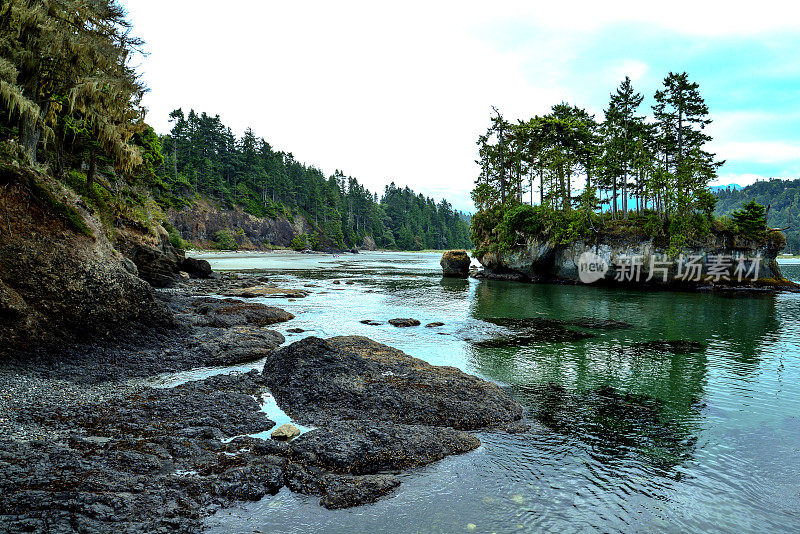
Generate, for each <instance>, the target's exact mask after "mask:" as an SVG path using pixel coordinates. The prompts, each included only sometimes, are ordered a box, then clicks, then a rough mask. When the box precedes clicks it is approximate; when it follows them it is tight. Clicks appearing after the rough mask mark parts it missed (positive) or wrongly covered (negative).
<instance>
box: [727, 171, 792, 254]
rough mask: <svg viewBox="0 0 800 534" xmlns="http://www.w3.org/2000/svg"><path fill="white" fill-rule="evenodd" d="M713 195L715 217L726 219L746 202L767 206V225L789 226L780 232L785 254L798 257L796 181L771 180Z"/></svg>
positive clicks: (774, 226)
mask: <svg viewBox="0 0 800 534" xmlns="http://www.w3.org/2000/svg"><path fill="white" fill-rule="evenodd" d="M714 194H715V195H716V196H717V198H718V200H717V207H716V214H717V215H729V214H730V213H731V212H733V211H734V210H736V209H738V208H740V207H741V206H742V205H743V204H744V203H746V202H748V201H750V200H755V201H756V202H758V203H759V204H763V205H764V206H769V211H768V212H767V224H769V225H770V226H771V227H773V228H786V227H787V226H790V228H788V229H787V230H784V234H786V250H785V252H788V253H791V254H800V179H798V180H778V179H773V180H768V181H763V182H756V183H754V184H752V185H748V186H747V187H744V188H742V189H732V188H729V189H722V190H719V191H716V192H715V193H714Z"/></svg>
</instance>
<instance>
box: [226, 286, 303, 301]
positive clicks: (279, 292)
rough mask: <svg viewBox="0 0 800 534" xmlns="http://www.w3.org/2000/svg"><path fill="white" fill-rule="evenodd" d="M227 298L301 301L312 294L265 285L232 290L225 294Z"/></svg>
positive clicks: (300, 290)
mask: <svg viewBox="0 0 800 534" xmlns="http://www.w3.org/2000/svg"><path fill="white" fill-rule="evenodd" d="M224 294H225V295H226V296H230V297H241V298H257V297H260V298H293V299H301V298H303V297H307V296H308V295H310V294H311V292H310V291H306V290H305V289H285V288H281V287H275V286H272V285H263V286H252V287H243V288H239V289H231V290H229V291H226V292H225V293H224Z"/></svg>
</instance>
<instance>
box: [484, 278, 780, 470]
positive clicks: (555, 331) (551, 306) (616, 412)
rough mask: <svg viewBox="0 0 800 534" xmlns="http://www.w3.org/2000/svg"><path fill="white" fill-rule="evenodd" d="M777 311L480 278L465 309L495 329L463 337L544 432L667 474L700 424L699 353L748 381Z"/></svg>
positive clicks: (712, 300)
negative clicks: (724, 363) (726, 363)
mask: <svg viewBox="0 0 800 534" xmlns="http://www.w3.org/2000/svg"><path fill="white" fill-rule="evenodd" d="M775 308H776V301H775V297H774V296H766V297H764V296H759V297H752V298H745V299H742V298H741V296H740V297H739V298H727V297H724V296H719V295H714V294H689V293H667V292H661V293H643V292H638V291H619V290H614V291H611V290H607V289H602V288H587V287H577V286H542V285H523V284H518V283H510V282H495V281H482V282H481V283H480V284H479V285H478V287H477V289H476V291H475V298H474V300H473V302H472V306H471V308H470V313H471V315H472V317H473V318H475V319H477V320H480V321H484V322H486V323H489V324H491V325H499V326H500V327H501V328H502V330H500V331H499V332H495V335H494V337H491V336H490V337H489V339H488V340H487V339H482V340H481V339H478V340H475V341H474V342H472V344H471V347H470V351H471V358H472V363H473V364H474V365H475V367H476V368H477V369H479V370H480V372H481V373H483V374H484V375H486V376H489V377H491V378H494V379H495V380H498V381H501V382H503V383H507V384H510V385H511V390H512V391H513V392H514V395H515V396H516V397H517V398H518V399H520V401H521V402H523V403H524V404H525V405H526V407H527V408H528V410H529V414H530V416H531V418H532V419H534V420H535V421H537V422H538V423H540V424H542V425H543V426H545V427H546V428H547V429H549V430H551V431H555V432H558V433H561V434H563V435H565V436H568V437H571V438H574V439H579V440H580V441H581V442H583V443H584V444H585V445H586V446H588V447H590V448H591V449H592V450H593V451H595V452H596V453H598V455H599V457H600V458H604V459H605V460H604V461H606V462H612V463H613V462H617V461H622V460H627V461H630V460H631V459H632V458H635V459H637V460H638V461H640V462H643V463H646V464H649V465H651V466H652V467H657V468H659V469H660V470H661V474H662V475H664V476H667V477H670V478H673V477H675V476H677V475H676V472H675V471H674V470H672V468H673V467H675V466H678V465H680V464H681V463H682V462H684V461H686V460H687V459H689V458H691V457H692V454H693V451H694V447H695V444H696V442H697V439H698V438H697V433H698V431H699V430H700V429H701V428H702V427H703V424H704V420H703V419H704V418H703V411H702V407H703V399H704V397H705V395H706V393H705V385H706V383H707V380H708V375H709V349H708V347H710V346H711V347H713V352H714V355H713V356H714V358H717V357H720V356H722V357H723V358H726V359H730V360H731V369H732V370H733V372H735V373H737V374H739V376H740V377H742V378H745V379H746V378H748V377H750V376H752V375H753V374H754V373H755V372H756V370H757V369H758V363H759V358H760V355H761V353H762V351H763V346H764V342H765V340H767V339H770V338H771V337H772V336H773V335H774V333H775V332H776V331H777V330H778V328H779V326H780V321H779V320H778V319H777V318H776V312H775ZM581 317H590V318H593V319H595V320H596V321H594V322H592V321H587V320H586V319H582V318H581ZM626 323H630V324H631V325H633V326H632V328H623V326H625V325H626ZM603 325H617V326H619V328H603ZM593 327H594V328H593Z"/></svg>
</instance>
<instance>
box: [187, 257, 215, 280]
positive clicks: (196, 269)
mask: <svg viewBox="0 0 800 534" xmlns="http://www.w3.org/2000/svg"><path fill="white" fill-rule="evenodd" d="M180 270H181V271H184V272H187V273H189V276H191V277H192V278H208V277H209V276H211V264H210V263H208V261H206V260H198V259H197V258H186V259H185V260H183V263H182V264H181V268H180Z"/></svg>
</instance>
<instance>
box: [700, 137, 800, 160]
mask: <svg viewBox="0 0 800 534" xmlns="http://www.w3.org/2000/svg"><path fill="white" fill-rule="evenodd" d="M712 149H713V150H714V151H715V152H716V154H717V156H718V157H719V158H720V159H735V160H737V161H747V162H750V163H768V164H786V163H795V164H796V163H800V143H796V142H795V143H792V142H785V141H727V142H714V143H712Z"/></svg>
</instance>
